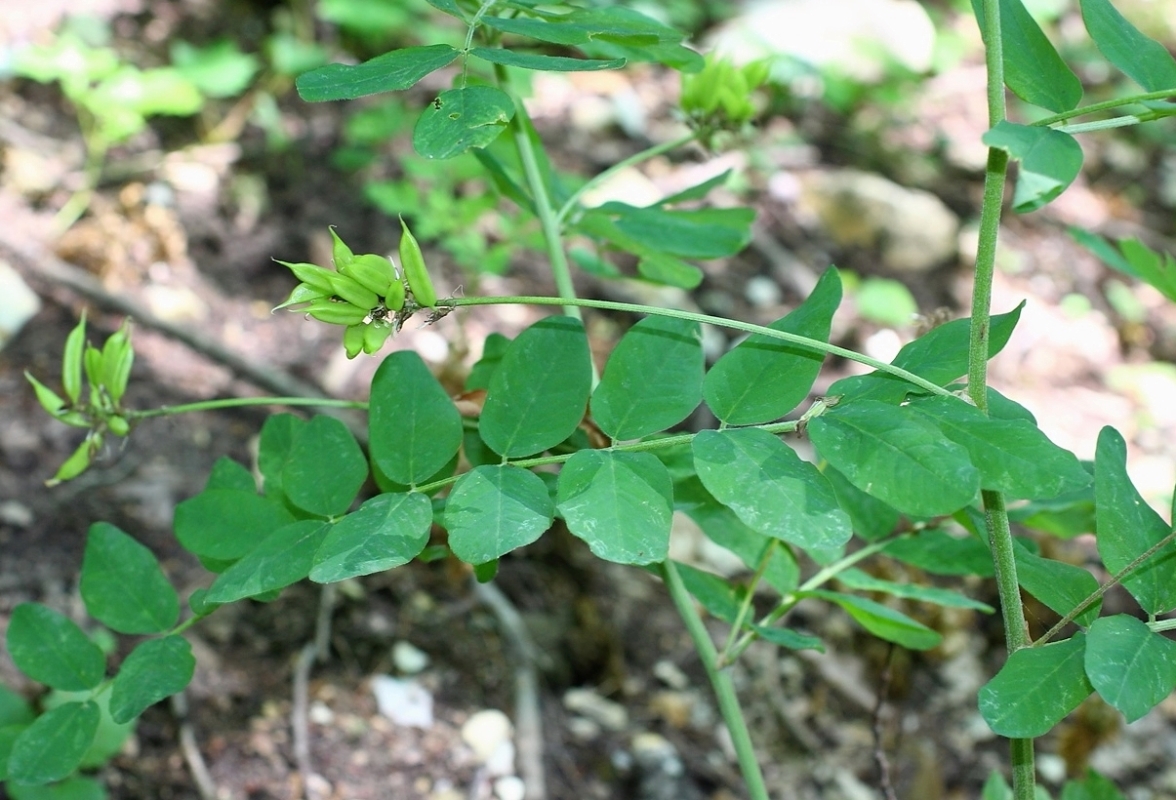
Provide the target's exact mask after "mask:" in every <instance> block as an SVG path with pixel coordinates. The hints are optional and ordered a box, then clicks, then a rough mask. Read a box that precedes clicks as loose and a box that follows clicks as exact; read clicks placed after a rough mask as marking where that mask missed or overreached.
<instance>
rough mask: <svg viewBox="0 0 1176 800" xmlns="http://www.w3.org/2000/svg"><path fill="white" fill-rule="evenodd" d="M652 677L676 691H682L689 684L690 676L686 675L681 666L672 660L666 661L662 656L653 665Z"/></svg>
mask: <svg viewBox="0 0 1176 800" xmlns="http://www.w3.org/2000/svg"><path fill="white" fill-rule="evenodd" d="M653 677H655V678H657V679H658V680H659V681H661V682H662V683H664V684H665V685H666V686H669V687H670V688H671V689H677V690H678V691H682V690H683V689H685V688H686V687H688V686H689V685H690V678H688V677H686V673H685V672H683V671H682V668H681V667H679V666H678V665H677V664H675V663H674V662H673V661H667V660H666V659H664V658H663V659H662V660H661V661H658V662H657V663H656V664H654V665H653Z"/></svg>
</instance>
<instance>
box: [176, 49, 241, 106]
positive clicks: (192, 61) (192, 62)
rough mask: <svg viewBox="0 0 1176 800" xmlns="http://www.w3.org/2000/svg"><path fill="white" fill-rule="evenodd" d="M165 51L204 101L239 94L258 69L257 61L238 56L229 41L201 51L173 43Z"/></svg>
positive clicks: (238, 51) (238, 50) (237, 52)
mask: <svg viewBox="0 0 1176 800" xmlns="http://www.w3.org/2000/svg"><path fill="white" fill-rule="evenodd" d="M168 49H169V52H170V54H171V61H172V64H173V65H175V67H176V69H177V70H178V71H179V73H180V74H181V75H183V76H184V77H185V78H186V79H188V80H189V81H191V83H192V84H193V85H194V86H195V87H196V88H197V89H199V90H200V92H201V93H202V94H204V95H206V96H208V97H236V96H237V95H239V94H242V93H243V92H244V91H245V90H246V89H247V88H248V87H249V82H250V81H251V80H252V79H253V76H254V75H255V74H256V73H257V71H258V70H259V69H261V60H260V59H259V58H258V57H257V56H255V55H253V54H251V53H243V52H241V49H240V48H239V47H238V46H237V43H236V42H235V41H233V40H231V39H220V40H219V41H216V42H213V43H211V44H208V45H206V46H204V47H196V46H195V45H193V44H191V43H189V42H187V41H185V40H183V39H175V40H173V41H172V43H171V45H170V47H169V48H168Z"/></svg>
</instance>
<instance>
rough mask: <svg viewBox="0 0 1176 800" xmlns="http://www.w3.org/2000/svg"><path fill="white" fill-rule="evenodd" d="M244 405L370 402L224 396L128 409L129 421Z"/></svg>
mask: <svg viewBox="0 0 1176 800" xmlns="http://www.w3.org/2000/svg"><path fill="white" fill-rule="evenodd" d="M244 406H311V407H315V408H354V409H359V410H360V411H366V410H367V407H368V404H367V403H366V402H365V401H363V400H333V399H331V398H326V397H224V398H221V399H219V400H200V401H199V402H195V403H184V404H183V405H178V406H160V407H159V408H149V409H147V410H145V411H128V412H127V413H126V417H127V420H128V421H134V420H140V419H148V418H150V417H170V416H175V415H176V414H189V413H191V412H193V411H217V410H220V409H224V408H242V407H244Z"/></svg>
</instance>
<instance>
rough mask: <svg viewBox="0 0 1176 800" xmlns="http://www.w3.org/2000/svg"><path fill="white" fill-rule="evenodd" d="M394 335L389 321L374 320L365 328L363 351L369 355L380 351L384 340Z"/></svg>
mask: <svg viewBox="0 0 1176 800" xmlns="http://www.w3.org/2000/svg"><path fill="white" fill-rule="evenodd" d="M391 335H392V326H391V325H389V324H388V323H387V322H373V323H372V324H371V325H367V326H365V327H364V329H363V351H364V352H365V353H367V354H368V355H369V356H374V355H375V354H376V353H378V352H380V348H381V347H383V346H384V342H386V341H388V337H389V336H391Z"/></svg>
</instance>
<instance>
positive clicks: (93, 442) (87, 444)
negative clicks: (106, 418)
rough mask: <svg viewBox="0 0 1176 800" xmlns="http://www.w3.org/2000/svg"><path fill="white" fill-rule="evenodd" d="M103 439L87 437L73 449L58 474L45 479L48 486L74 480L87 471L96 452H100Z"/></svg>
mask: <svg viewBox="0 0 1176 800" xmlns="http://www.w3.org/2000/svg"><path fill="white" fill-rule="evenodd" d="M101 444H102V440H101V439H100V438H99V439H94V438H91V437H90V436H87V437H86V441H84V442H82V443H81V444H80V445H78V449H77V450H74V451H73V455H71V456H70V457H69V458H67V459H66V460H65V463H64V464H62V465H61V467H60V469H58V470H57V474H56V475H54V476H53V477H52V478H50V479H49V480H47V481H45V485H46V486H56V485H57V484H59V483H62V482H64V481H68V480H73V479H74V478H76V477H77V476H79V475H81V474H82V473H83V472H85V471H86V468H87V467H89V466H90V461H91V459H93V457H94V453H96V452H98V448H99V447H100V446H101Z"/></svg>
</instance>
